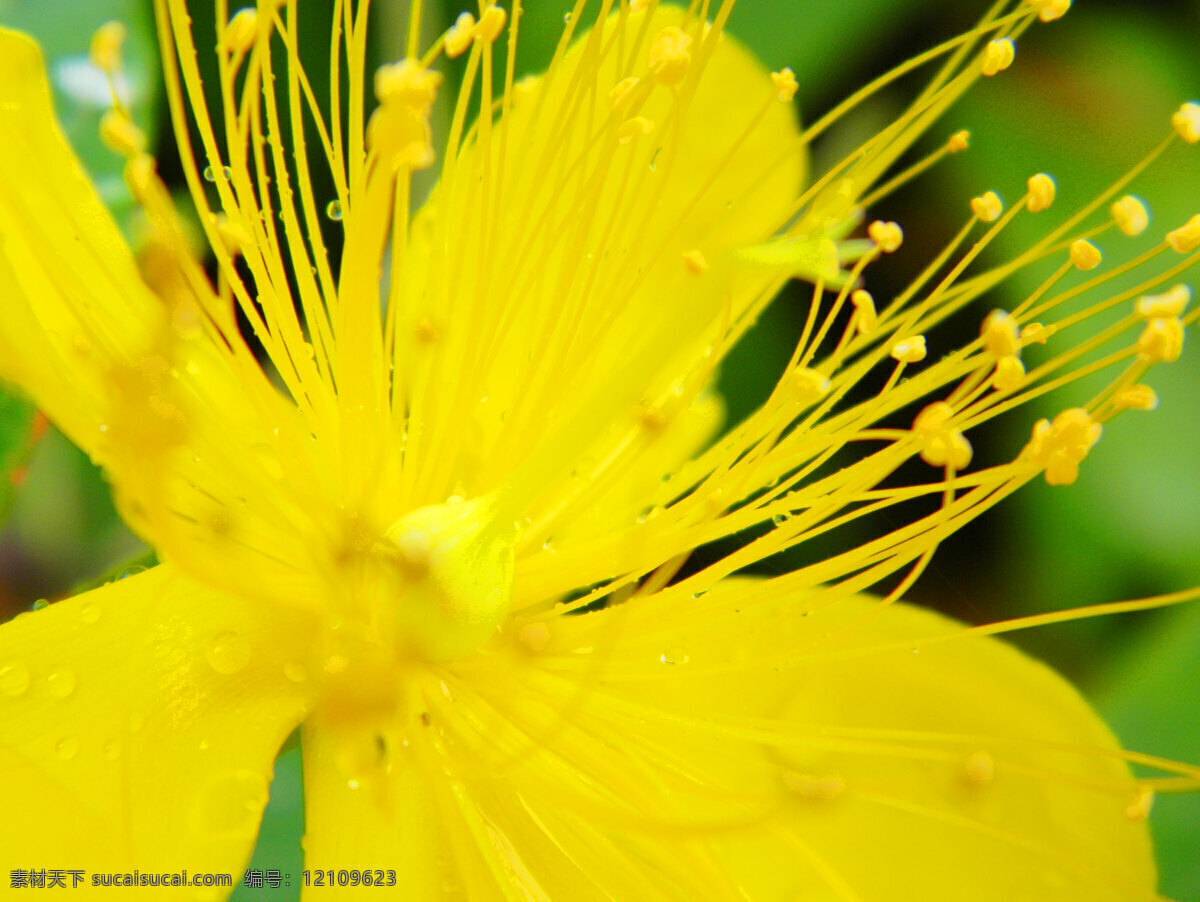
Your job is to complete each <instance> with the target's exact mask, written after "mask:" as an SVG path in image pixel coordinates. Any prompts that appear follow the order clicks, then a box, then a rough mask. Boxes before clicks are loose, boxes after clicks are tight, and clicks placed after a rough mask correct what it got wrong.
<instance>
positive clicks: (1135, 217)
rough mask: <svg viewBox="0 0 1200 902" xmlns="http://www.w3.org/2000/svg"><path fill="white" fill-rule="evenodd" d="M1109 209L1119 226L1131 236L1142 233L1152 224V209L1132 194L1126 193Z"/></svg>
mask: <svg viewBox="0 0 1200 902" xmlns="http://www.w3.org/2000/svg"><path fill="white" fill-rule="evenodd" d="M1109 209H1110V212H1111V213H1112V218H1113V221H1114V222H1116V224H1117V228H1118V229H1120V230H1121V231H1122V232H1124V233H1125V234H1126V235H1129V236H1131V237H1133V236H1136V235H1140V234H1142V232H1144V231H1146V227H1147V226H1149V225H1150V211H1149V210H1147V209H1146V205H1145V204H1144V203H1142V202H1141V201H1140V200H1139V199H1138V198H1136V197H1134V196H1133V195H1132V194H1126V195H1125V196H1124V197H1122V198H1121V199H1120V200H1118V201H1117V202H1116V203H1114V204H1113V205H1112V207H1110V208H1109Z"/></svg>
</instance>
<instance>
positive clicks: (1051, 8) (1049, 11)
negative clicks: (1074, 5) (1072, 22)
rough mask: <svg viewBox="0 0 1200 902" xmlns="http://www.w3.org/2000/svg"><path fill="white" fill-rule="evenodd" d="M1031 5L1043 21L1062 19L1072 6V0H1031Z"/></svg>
mask: <svg viewBox="0 0 1200 902" xmlns="http://www.w3.org/2000/svg"><path fill="white" fill-rule="evenodd" d="M1029 5H1030V7H1031V8H1032V9H1033V11H1034V12H1036V13H1037V14H1038V18H1039V19H1041V20H1042V21H1043V22H1053V21H1054V20H1055V19H1061V18H1062V17H1063V16H1065V15H1066V14H1067V10H1069V9H1070V8H1071V0H1029Z"/></svg>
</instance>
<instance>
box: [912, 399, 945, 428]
mask: <svg viewBox="0 0 1200 902" xmlns="http://www.w3.org/2000/svg"><path fill="white" fill-rule="evenodd" d="M953 418H954V408H953V407H951V406H950V405H949V404H947V403H946V402H945V401H934V402H933V403H932V404H928V405H926V407H925V408H924V409H923V410H922V411H921V412H920V413H919V414H917V416H916V418H915V419H914V420H913V424H912V428H913V432H918V433H920V434H922V435H936V434H937V433H939V432H942V431H944V430H945V429H946V425H947V424H948V423H949V422H950V421H951V420H952V419H953Z"/></svg>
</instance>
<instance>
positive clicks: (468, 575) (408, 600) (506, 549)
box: [377, 498, 517, 661]
mask: <svg viewBox="0 0 1200 902" xmlns="http://www.w3.org/2000/svg"><path fill="white" fill-rule="evenodd" d="M516 539H517V534H516V527H515V526H512V525H508V526H504V525H502V524H500V523H498V522H497V518H496V517H495V515H494V512H493V511H492V509H491V504H490V501H489V499H487V498H475V499H472V500H470V501H451V502H448V503H446V504H434V505H430V506H428V507H422V508H418V509H417V510H414V511H412V512H410V513H408V514H406V515H405V516H404V517H402V518H401V519H400V520H398V521H397V522H396V523H395V524H394V525H393V526H392V527H391V528H390V529H389V530H388V531H387V533H386V534H385V535H384V537H383V539H382V540H381V542H380V543H379V546H377V548H378V550H379V551H380V552H381V553H382V554H383V555H384V556H385V557H386V558H387V559H389V560H390V561H391V562H392V563H394V565H395V567H396V571H397V573H398V575H399V577H400V591H399V597H398V598H397V599H396V603H397V606H398V607H397V611H396V615H397V631H396V635H397V637H398V639H399V641H400V643H401V644H402V645H403V646H405V648H404V649H403V650H404V651H406V652H409V653H411V654H413V655H414V656H417V657H420V658H423V659H425V660H427V661H449V660H453V659H456V658H462V657H465V656H466V655H468V654H470V653H471V652H473V651H475V650H476V649H477V648H479V647H480V646H481V645H482V644H483V643H484V642H486V641H487V639H488V638H489V637H490V636H491V635H492V633H493V632H495V630H496V629H497V627H499V626H500V623H501V622H502V621H503V619H504V616H505V615H506V614H507V613H508V607H509V603H510V601H511V599H512V585H513V560H514V549H515V546H516Z"/></svg>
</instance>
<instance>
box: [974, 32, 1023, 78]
mask: <svg viewBox="0 0 1200 902" xmlns="http://www.w3.org/2000/svg"><path fill="white" fill-rule="evenodd" d="M1016 57H1017V45H1016V43H1015V42H1014V41H1013V39H1012V38H996V39H995V40H991V41H988V43H987V46H986V47H985V48H984V51H983V62H982V69H981V71H982V72H983V74H984V75H986V76H988V77H991V76H993V75H997V74H999V73H1000V72H1003V71H1004V70H1005V69H1007V68H1008V67H1009V66H1011V65H1012V64H1013V60H1014V59H1016Z"/></svg>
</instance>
